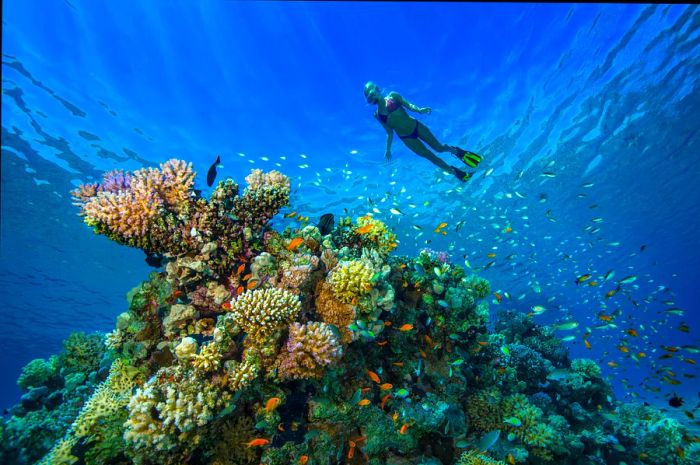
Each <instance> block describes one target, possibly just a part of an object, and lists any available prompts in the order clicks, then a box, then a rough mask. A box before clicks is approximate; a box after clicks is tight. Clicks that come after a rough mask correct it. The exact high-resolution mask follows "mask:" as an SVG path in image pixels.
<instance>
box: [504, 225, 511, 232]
mask: <svg viewBox="0 0 700 465" xmlns="http://www.w3.org/2000/svg"><path fill="white" fill-rule="evenodd" d="M503 232H504V233H509V232H513V228H511V227H510V226H508V227H507V228H506V229H504V230H503Z"/></svg>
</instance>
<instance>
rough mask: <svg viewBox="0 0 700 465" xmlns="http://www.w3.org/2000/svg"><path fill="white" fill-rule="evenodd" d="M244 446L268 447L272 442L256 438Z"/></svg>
mask: <svg viewBox="0 0 700 465" xmlns="http://www.w3.org/2000/svg"><path fill="white" fill-rule="evenodd" d="M244 444H246V445H247V446H248V447H257V446H266V445H268V444H270V441H268V440H267V439H265V438H256V439H253V440H252V441H250V442H246V443H244Z"/></svg>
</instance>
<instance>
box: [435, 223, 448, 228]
mask: <svg viewBox="0 0 700 465" xmlns="http://www.w3.org/2000/svg"><path fill="white" fill-rule="evenodd" d="M445 226H447V223H440V224H439V225H438V227H437V228H436V229H442V228H444V227H445Z"/></svg>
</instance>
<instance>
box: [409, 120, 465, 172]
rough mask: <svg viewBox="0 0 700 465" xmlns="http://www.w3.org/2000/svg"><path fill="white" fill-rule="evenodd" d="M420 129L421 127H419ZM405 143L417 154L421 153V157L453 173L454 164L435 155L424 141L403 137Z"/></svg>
mask: <svg viewBox="0 0 700 465" xmlns="http://www.w3.org/2000/svg"><path fill="white" fill-rule="evenodd" d="M419 131H420V129H419ZM401 140H402V141H403V143H404V144H406V147H408V148H409V149H411V150H412V151H413V152H415V153H416V154H418V155H420V156H421V157H423V158H425V159H426V160H428V161H430V162H431V163H432V164H433V165H435V166H437V167H439V168H442V169H443V170H445V171H447V172H449V173H451V172H452V171H453V168H452V166H450V165H448V164H447V163H446V162H445V161H444V160H443V159H441V158H440V157H438V156H437V155H435V154H434V153H433V152H431V151H430V149H428V147H426V146H425V144H423V142H421V141H419V140H418V139H401Z"/></svg>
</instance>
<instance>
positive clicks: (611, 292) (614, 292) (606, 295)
mask: <svg viewBox="0 0 700 465" xmlns="http://www.w3.org/2000/svg"><path fill="white" fill-rule="evenodd" d="M615 294H617V289H613V290H610V291H608V292H606V293H605V298H606V299H609V298H610V297H612V296H614V295H615Z"/></svg>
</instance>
